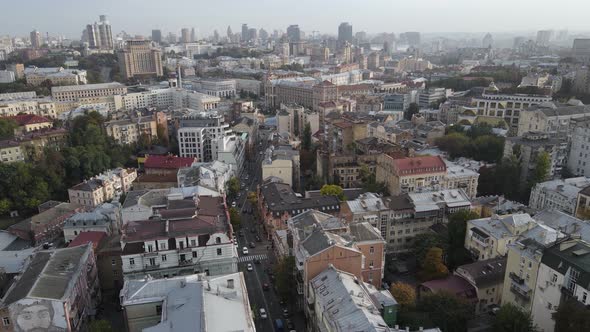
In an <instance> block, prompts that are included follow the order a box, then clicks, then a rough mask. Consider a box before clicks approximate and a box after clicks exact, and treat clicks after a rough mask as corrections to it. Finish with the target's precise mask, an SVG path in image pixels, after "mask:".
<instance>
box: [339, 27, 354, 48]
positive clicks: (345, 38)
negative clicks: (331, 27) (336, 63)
mask: <svg viewBox="0 0 590 332" xmlns="http://www.w3.org/2000/svg"><path fill="white" fill-rule="evenodd" d="M345 42H349V43H351V44H352V25H351V24H350V23H348V22H343V23H340V25H339V26H338V43H339V44H340V45H344V43H345Z"/></svg>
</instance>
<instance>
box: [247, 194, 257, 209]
mask: <svg viewBox="0 0 590 332" xmlns="http://www.w3.org/2000/svg"><path fill="white" fill-rule="evenodd" d="M248 202H250V204H251V205H252V206H253V207H256V206H257V205H258V196H257V195H256V193H255V192H253V191H250V192H248Z"/></svg>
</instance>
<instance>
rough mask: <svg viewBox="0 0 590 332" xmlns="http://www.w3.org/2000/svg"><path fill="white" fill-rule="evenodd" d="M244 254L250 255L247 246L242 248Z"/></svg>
mask: <svg viewBox="0 0 590 332" xmlns="http://www.w3.org/2000/svg"><path fill="white" fill-rule="evenodd" d="M242 254H244V255H248V248H247V247H244V248H242Z"/></svg>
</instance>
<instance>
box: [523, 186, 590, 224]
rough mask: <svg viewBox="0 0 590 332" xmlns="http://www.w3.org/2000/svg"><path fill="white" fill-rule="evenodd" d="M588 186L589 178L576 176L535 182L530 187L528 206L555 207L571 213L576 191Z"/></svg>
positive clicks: (573, 207) (574, 208) (573, 210)
mask: <svg viewBox="0 0 590 332" xmlns="http://www.w3.org/2000/svg"><path fill="white" fill-rule="evenodd" d="M588 186H590V178H587V177H577V178H569V179H559V180H551V181H545V182H540V183H537V184H535V185H534V186H533V188H532V189H531V196H530V199H529V206H530V207H531V208H533V209H537V210H544V209H556V210H560V211H563V212H565V213H567V214H570V215H573V214H574V213H575V210H576V203H577V198H578V193H579V192H580V191H581V190H582V189H584V188H585V187H588Z"/></svg>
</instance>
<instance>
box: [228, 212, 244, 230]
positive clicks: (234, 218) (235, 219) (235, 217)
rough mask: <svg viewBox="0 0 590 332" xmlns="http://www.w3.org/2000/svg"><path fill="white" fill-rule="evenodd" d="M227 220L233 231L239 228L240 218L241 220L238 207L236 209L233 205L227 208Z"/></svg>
mask: <svg viewBox="0 0 590 332" xmlns="http://www.w3.org/2000/svg"><path fill="white" fill-rule="evenodd" d="M229 220H230V222H231V224H232V226H233V228H234V231H236V230H238V229H239V228H240V225H241V223H242V220H241V217H240V212H239V211H238V209H236V208H234V207H232V208H230V209H229Z"/></svg>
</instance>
